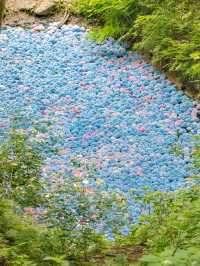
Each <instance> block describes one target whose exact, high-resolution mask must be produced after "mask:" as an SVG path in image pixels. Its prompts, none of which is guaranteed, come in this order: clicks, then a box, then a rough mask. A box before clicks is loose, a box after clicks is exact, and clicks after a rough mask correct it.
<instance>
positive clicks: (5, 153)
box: [0, 131, 42, 206]
mask: <svg viewBox="0 0 200 266" xmlns="http://www.w3.org/2000/svg"><path fill="white" fill-rule="evenodd" d="M41 160H42V158H41V156H40V155H39V154H38V151H37V150H35V149H33V148H32V147H31V146H30V145H28V141H27V139H26V136H25V135H24V133H23V132H20V131H13V132H11V134H10V138H9V140H8V141H7V142H5V143H4V144H3V145H2V146H1V147H0V186H1V187H0V191H1V196H2V197H9V198H12V199H14V200H16V201H17V202H18V203H20V204H21V205H23V206H37V205H38V204H40V203H41V201H42V198H41V196H40V192H41V190H42V183H41V180H40V174H41Z"/></svg>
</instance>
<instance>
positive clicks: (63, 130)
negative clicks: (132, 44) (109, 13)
mask: <svg viewBox="0 0 200 266" xmlns="http://www.w3.org/2000/svg"><path fill="white" fill-rule="evenodd" d="M53 29H54V27H53V26H51V27H49V28H48V29H46V30H44V31H41V32H35V31H32V30H23V29H21V28H8V29H6V30H4V31H3V34H2V35H1V36H0V99H1V101H0V136H1V140H3V138H4V137H6V136H7V133H8V132H9V129H10V126H11V124H12V122H13V120H16V121H17V124H18V126H19V127H22V128H24V129H25V130H26V132H27V133H28V134H29V136H30V138H33V139H35V140H36V141H37V142H38V143H40V144H41V147H42V151H43V153H44V154H45V156H46V157H47V159H46V161H45V163H44V167H43V174H44V176H47V177H50V178H51V179H52V180H58V179H59V176H64V175H65V176H70V175H71V174H72V175H76V176H79V177H81V178H83V179H84V180H85V184H86V185H87V186H88V187H89V188H90V189H93V188H94V186H99V185H101V186H102V189H103V190H107V191H108V190H114V191H123V192H125V193H127V192H128V191H130V190H132V189H134V190H136V191H137V192H138V193H139V194H140V193H143V192H144V191H145V189H147V188H149V189H150V190H164V191H169V190H174V189H177V188H179V187H181V186H184V185H185V178H186V177H188V176H190V175H191V173H192V171H191V169H190V166H191V160H190V152H191V149H192V146H193V144H192V142H193V140H192V135H193V134H196V133H200V126H199V122H198V119H197V117H196V111H197V110H196V109H195V108H194V104H195V103H194V102H192V101H191V100H190V99H189V98H187V97H186V96H185V95H183V93H182V92H180V91H176V89H175V87H174V86H173V85H172V84H170V82H168V81H167V80H165V78H164V76H162V75H160V73H159V72H157V71H156V70H155V69H153V68H152V67H151V66H150V65H148V64H146V63H145V62H144V61H142V60H141V58H140V57H139V56H138V55H137V54H135V53H132V52H127V51H126V50H125V49H124V48H123V47H121V46H120V45H119V44H117V43H115V42H112V41H107V42H106V43H105V44H103V45H97V44H95V43H93V42H90V41H88V40H87V39H86V38H85V37H86V32H85V31H84V29H83V28H79V27H78V26H70V25H69V26H64V27H63V28H62V29H61V30H57V31H55V32H54V30H53ZM175 153H176V154H175ZM182 153H184V156H183V154H182ZM131 209H132V210H131ZM130 210H131V211H132V212H133V213H134V215H137V210H136V209H135V207H134V206H130Z"/></svg>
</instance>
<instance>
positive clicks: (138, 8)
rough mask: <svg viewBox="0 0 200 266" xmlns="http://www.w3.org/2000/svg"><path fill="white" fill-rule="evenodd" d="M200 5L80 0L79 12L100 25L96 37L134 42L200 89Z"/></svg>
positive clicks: (191, 1)
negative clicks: (110, 37)
mask: <svg viewBox="0 0 200 266" xmlns="http://www.w3.org/2000/svg"><path fill="white" fill-rule="evenodd" d="M199 9H200V2H199V1H195V0H178V1H175V0H158V1H152V0H104V1H102V0H79V1H77V4H76V9H75V10H76V12H78V13H79V14H82V15H84V16H86V17H87V18H88V19H89V20H90V21H96V22H97V23H98V25H99V27H97V29H96V30H94V31H93V33H92V36H93V37H94V38H95V39H97V40H99V41H103V40H104V39H105V38H107V37H109V36H112V37H114V38H119V39H121V40H126V41H129V42H131V43H133V47H134V49H136V50H138V51H140V52H142V53H145V54H147V55H149V56H150V57H151V58H152V61H153V62H154V63H155V64H157V65H159V66H160V67H161V68H162V69H163V70H165V71H168V72H169V73H171V74H173V75H175V76H176V77H177V78H178V79H180V80H181V81H182V82H183V83H185V84H188V85H192V86H193V87H196V88H198V89H200V12H199Z"/></svg>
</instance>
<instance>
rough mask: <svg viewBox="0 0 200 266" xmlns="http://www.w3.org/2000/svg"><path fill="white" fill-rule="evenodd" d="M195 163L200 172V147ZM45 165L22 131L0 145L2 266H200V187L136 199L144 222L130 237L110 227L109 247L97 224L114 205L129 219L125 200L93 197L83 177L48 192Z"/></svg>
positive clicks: (117, 225)
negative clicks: (97, 230) (45, 180)
mask: <svg viewBox="0 0 200 266" xmlns="http://www.w3.org/2000/svg"><path fill="white" fill-rule="evenodd" d="M193 156H194V165H195V167H197V168H199V156H200V148H199V146H197V148H196V149H195V151H194V154H193ZM41 160H42V157H41V156H40V155H38V151H37V150H35V148H33V147H30V146H29V143H28V140H27V138H26V137H25V136H24V134H23V133H21V132H18V131H15V132H13V133H12V134H11V137H10V140H9V141H7V142H5V143H4V144H3V145H2V146H1V149H0V163H1V167H0V176H1V191H0V265H2V266H16V265H20V266H21V265H22V266H37V265H42V266H43V265H44V266H45V265H47V266H50V265H62V266H68V265H79V266H81V265H83V266H84V265H87V266H89V265H96V266H98V265H99V266H100V265H108V266H109V265H115V266H117V265H118V266H120V265H121V266H128V265H130V266H131V265H141V266H156V265H158V266H162V265H163V266H167V265H168V266H195V265H196V266H198V265H200V252H199V250H200V185H198V184H196V185H192V184H191V186H190V187H188V188H184V189H181V190H178V191H176V192H171V193H164V192H159V191H157V192H154V193H150V194H147V195H146V196H145V197H144V198H140V199H137V200H138V202H139V203H140V206H141V209H142V210H143V213H144V215H143V216H141V217H140V219H139V221H138V223H137V224H134V225H133V226H132V227H131V228H130V232H129V234H128V235H127V236H124V235H122V234H121V233H120V232H121V231H120V228H121V226H123V223H121V222H122V221H123V219H121V218H120V215H119V216H118V217H117V218H115V219H114V220H113V221H112V220H110V221H109V223H110V225H112V226H113V225H115V227H114V228H115V230H114V233H113V234H114V235H113V237H114V238H113V240H108V238H107V237H106V236H105V234H104V233H103V232H100V233H97V232H96V231H95V230H94V225H95V224H97V223H99V222H100V223H102V222H103V221H104V218H105V217H109V213H110V212H111V211H112V210H113V206H115V211H117V213H118V214H121V216H125V215H126V205H125V204H124V203H123V204H122V205H121V204H120V202H124V199H123V198H122V196H120V197H119V195H115V194H112V195H109V193H108V195H107V196H106V197H105V195H103V194H101V192H100V191H98V190H97V191H96V192H95V193H94V194H93V195H92V194H91V193H89V195H88V194H87V193H86V191H85V189H84V187H83V186H82V183H81V180H79V179H78V178H76V177H74V178H73V179H72V181H71V183H69V182H67V181H66V183H64V184H62V186H58V187H57V186H54V187H53V190H50V191H49V190H48V191H46V190H47V186H46V184H45V182H42V183H40V182H41V180H42V177H41V174H40V173H41V171H40V170H41V162H42V161H41ZM36 181H37V182H36ZM48 189H49V187H48ZM19 191H20V193H18V192H19ZM38 195H41V196H42V197H38ZM36 197H37V200H36ZM72 206H73V207H72ZM116 208H117V209H116Z"/></svg>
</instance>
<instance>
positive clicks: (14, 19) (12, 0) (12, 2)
mask: <svg viewBox="0 0 200 266" xmlns="http://www.w3.org/2000/svg"><path fill="white" fill-rule="evenodd" d="M19 1H26V4H28V3H32V2H33V0H7V2H6V9H7V11H6V16H5V19H4V22H3V25H4V26H12V27H16V26H21V27H31V26H32V25H33V24H47V23H50V22H59V21H62V19H63V16H64V12H59V13H56V14H54V15H52V16H49V17H37V16H34V15H31V14H28V13H27V12H23V11H19V9H18V4H19ZM68 23H70V24H79V25H85V23H84V21H83V19H82V18H77V17H74V16H70V17H69V20H68Z"/></svg>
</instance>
